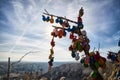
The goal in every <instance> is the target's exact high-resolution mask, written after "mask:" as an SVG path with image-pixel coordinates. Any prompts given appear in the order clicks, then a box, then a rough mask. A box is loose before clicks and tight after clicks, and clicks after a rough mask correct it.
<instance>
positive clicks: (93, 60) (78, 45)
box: [42, 7, 106, 80]
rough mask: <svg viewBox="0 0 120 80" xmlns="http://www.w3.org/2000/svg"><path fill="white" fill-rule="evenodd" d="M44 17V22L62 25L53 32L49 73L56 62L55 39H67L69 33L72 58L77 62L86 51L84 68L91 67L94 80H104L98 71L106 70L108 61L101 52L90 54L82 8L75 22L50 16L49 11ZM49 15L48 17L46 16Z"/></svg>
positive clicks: (83, 59)
mask: <svg viewBox="0 0 120 80" xmlns="http://www.w3.org/2000/svg"><path fill="white" fill-rule="evenodd" d="M43 14H44V15H42V20H43V21H44V22H50V23H51V24H52V23H54V22H56V23H58V24H60V25H61V27H58V26H54V25H52V27H53V28H54V29H53V31H52V32H51V36H53V38H52V40H51V42H50V44H51V49H50V55H49V59H50V61H49V62H48V64H49V69H48V70H49V71H51V70H52V66H53V61H54V56H53V55H54V49H53V48H54V46H55V41H54V38H56V37H58V38H62V37H63V36H64V37H65V36H66V34H67V33H70V36H69V38H70V39H71V45H70V46H69V51H71V56H72V57H73V58H75V60H77V61H78V60H79V58H80V57H79V53H81V52H82V51H84V53H85V57H83V58H82V59H81V60H80V62H81V63H82V64H84V67H88V66H90V67H91V69H92V70H93V73H92V74H91V77H92V79H93V80H103V77H102V76H101V74H100V73H99V71H98V68H100V67H101V68H105V66H106V65H105V62H106V59H105V58H104V57H102V56H100V53H99V50H98V51H96V52H94V51H93V52H89V50H90V45H89V42H90V40H89V38H88V37H87V32H86V31H85V30H83V28H84V25H83V22H82V16H83V15H84V10H83V8H82V7H81V9H80V10H79V14H78V20H77V21H73V20H70V19H67V18H66V17H61V16H56V15H53V14H49V13H48V12H47V10H45V12H44V13H43ZM45 15H47V17H46V16H45ZM53 17H56V20H54V19H53ZM69 23H74V24H75V26H71V25H70V24H69Z"/></svg>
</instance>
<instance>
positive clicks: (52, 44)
mask: <svg viewBox="0 0 120 80" xmlns="http://www.w3.org/2000/svg"><path fill="white" fill-rule="evenodd" d="M51 46H52V47H54V46H55V42H54V40H53V39H52V41H51Z"/></svg>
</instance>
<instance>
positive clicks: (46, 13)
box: [43, 9, 77, 24]
mask: <svg viewBox="0 0 120 80" xmlns="http://www.w3.org/2000/svg"><path fill="white" fill-rule="evenodd" d="M43 14H45V15H49V16H53V17H58V18H61V19H64V20H67V21H69V22H72V23H75V24H77V22H76V21H73V20H70V19H67V18H66V17H61V16H56V15H53V14H49V13H48V12H47V10H46V9H45V12H44V13H43Z"/></svg>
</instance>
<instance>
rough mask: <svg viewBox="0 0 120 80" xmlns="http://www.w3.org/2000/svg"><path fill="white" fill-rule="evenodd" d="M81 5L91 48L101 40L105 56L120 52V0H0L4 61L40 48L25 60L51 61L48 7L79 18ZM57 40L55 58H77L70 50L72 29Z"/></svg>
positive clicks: (0, 53) (0, 45)
mask: <svg viewBox="0 0 120 80" xmlns="http://www.w3.org/2000/svg"><path fill="white" fill-rule="evenodd" d="M81 7H83V8H84V15H83V24H84V30H86V31H87V36H88V37H89V39H90V46H91V51H92V50H93V48H94V47H96V48H97V47H98V43H100V45H101V46H100V47H101V48H100V52H101V55H102V56H106V55H107V51H109V50H111V51H115V52H117V51H118V50H119V49H120V48H119V47H118V46H117V42H118V40H119V38H120V0H0V61H7V58H8V57H11V60H12V61H16V60H18V59H19V58H20V57H21V56H23V55H24V54H25V53H27V52H29V51H33V52H34V51H39V52H36V53H31V54H28V55H27V56H25V57H24V59H23V61H48V56H49V49H50V41H51V39H52V37H51V36H50V33H51V31H52V29H53V28H52V27H51V26H52V25H51V24H50V23H46V22H43V21H42V14H43V12H44V9H47V10H48V12H49V13H52V14H55V15H59V16H66V17H67V18H69V19H72V20H75V21H76V20H77V16H78V11H79V9H80V8H81ZM54 25H57V24H54ZM71 25H75V24H71ZM55 42H56V46H55V55H54V56H55V61H75V60H74V59H73V58H72V57H71V55H70V51H68V47H69V45H70V44H71V41H70V40H69V33H68V34H67V37H65V38H62V39H58V38H57V39H55ZM81 54H84V53H81Z"/></svg>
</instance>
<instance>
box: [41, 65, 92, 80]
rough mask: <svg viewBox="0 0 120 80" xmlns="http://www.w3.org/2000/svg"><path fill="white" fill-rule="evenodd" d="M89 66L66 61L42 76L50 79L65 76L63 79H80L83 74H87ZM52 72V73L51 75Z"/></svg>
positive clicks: (53, 79)
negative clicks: (66, 62) (85, 66)
mask: <svg viewBox="0 0 120 80" xmlns="http://www.w3.org/2000/svg"><path fill="white" fill-rule="evenodd" d="M90 72H91V69H90V68H84V67H83V66H82V64H81V63H68V64H63V65H61V66H59V67H55V68H54V69H53V70H52V72H48V73H46V74H44V75H42V76H44V77H47V78H48V79H50V77H51V76H52V80H59V79H60V78H61V77H63V76H64V77H66V79H65V80H82V79H83V78H84V76H89V75H90ZM51 74H52V75H51Z"/></svg>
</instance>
